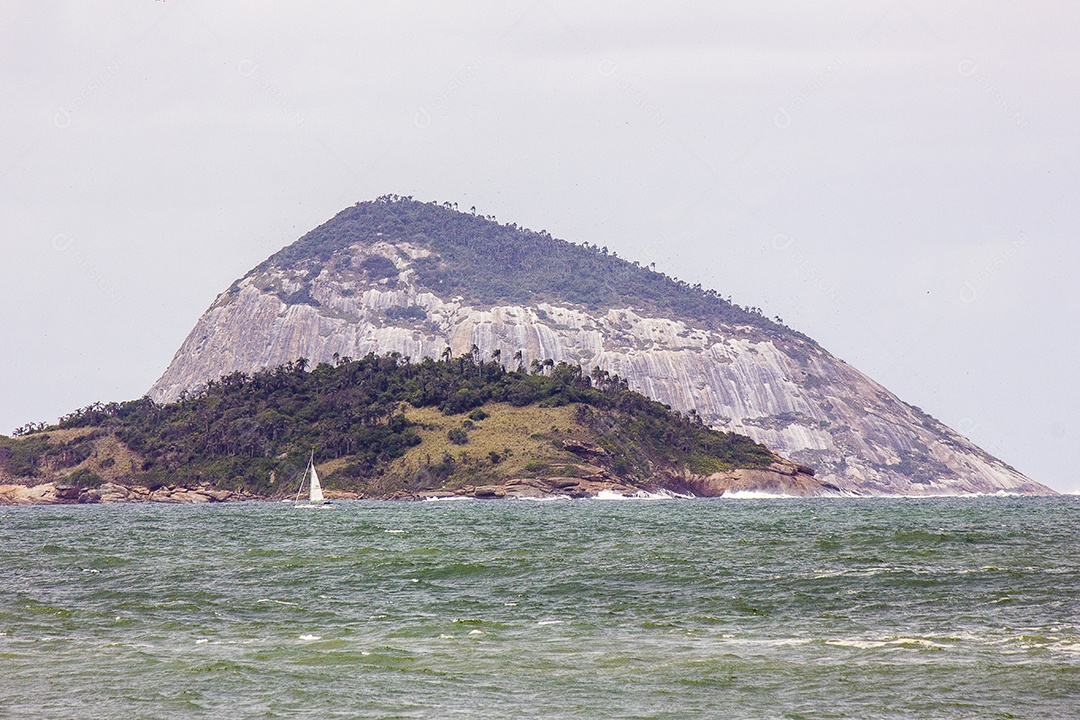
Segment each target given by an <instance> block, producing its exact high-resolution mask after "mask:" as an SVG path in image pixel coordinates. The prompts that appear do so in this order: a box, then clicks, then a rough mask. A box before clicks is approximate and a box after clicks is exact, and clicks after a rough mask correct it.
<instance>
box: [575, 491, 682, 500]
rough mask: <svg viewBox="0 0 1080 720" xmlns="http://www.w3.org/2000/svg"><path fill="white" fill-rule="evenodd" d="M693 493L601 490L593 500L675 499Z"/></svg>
mask: <svg viewBox="0 0 1080 720" xmlns="http://www.w3.org/2000/svg"><path fill="white" fill-rule="evenodd" d="M692 497H694V496H693V495H680V494H679V493H676V492H672V491H671V490H664V489H661V490H658V491H656V492H654V493H653V492H648V491H646V490H638V491H637V492H636V493H634V494H633V495H623V494H622V493H620V492H616V491H615V490H601V491H600V492H598V493H596V495H593V496H592V499H593V500H674V499H676V498H680V499H684V500H685V499H690V498H692Z"/></svg>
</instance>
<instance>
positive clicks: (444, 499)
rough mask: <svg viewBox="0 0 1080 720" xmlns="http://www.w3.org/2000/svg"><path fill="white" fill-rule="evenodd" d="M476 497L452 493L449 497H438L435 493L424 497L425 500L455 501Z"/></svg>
mask: <svg viewBox="0 0 1080 720" xmlns="http://www.w3.org/2000/svg"><path fill="white" fill-rule="evenodd" d="M475 499H476V498H471V497H466V496H464V495H451V496H449V497H436V496H434V495H429V496H428V497H426V498H424V502H450V501H454V500H475Z"/></svg>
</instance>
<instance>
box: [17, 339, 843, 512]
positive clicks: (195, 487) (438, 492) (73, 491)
mask: <svg viewBox="0 0 1080 720" xmlns="http://www.w3.org/2000/svg"><path fill="white" fill-rule="evenodd" d="M309 452H310V453H312V454H313V455H315V456H317V457H318V458H319V459H320V460H321V461H322V462H321V464H320V466H319V469H320V470H321V472H322V474H323V476H324V478H325V483H326V488H327V490H328V491H330V492H337V493H338V494H339V497H341V496H343V495H342V493H344V494H345V496H349V497H393V498H419V497H430V496H435V497H440V496H454V495H457V496H461V495H465V496H470V497H489V498H496V497H550V496H556V495H567V496H571V497H587V496H596V495H600V494H602V493H605V492H608V493H615V494H618V495H622V496H626V495H634V494H637V493H639V492H677V493H692V494H694V495H722V494H726V493H728V492H731V491H739V490H755V491H761V490H766V491H771V492H781V493H784V494H798V495H821V494H835V493H837V492H839V490H838V488H835V487H832V486H830V485H828V484H827V483H823V482H821V481H818V480H817V479H815V478H814V477H813V471H812V470H811V469H810V468H806V467H802V466H799V465H798V464H796V463H792V462H790V461H788V460H785V459H783V458H781V457H778V456H777V455H775V454H774V453H772V452H771V451H770V450H769V449H768V448H766V447H764V446H763V445H760V444H759V443H756V442H754V441H753V440H751V439H750V438H748V437H745V436H741V435H737V434H734V433H725V432H719V431H716V430H713V429H710V428H709V427H707V426H706V425H705V424H704V423H703V422H702V421H701V420H700V419H698V418H695V417H691V416H684V415H680V414H678V413H675V412H673V411H671V410H670V409H668V408H667V407H665V406H663V405H661V404H660V403H657V402H656V401H654V400H650V399H648V398H646V397H645V396H644V395H641V394H640V393H636V392H634V391H632V390H630V389H629V388H628V387H627V385H626V382H625V381H624V380H622V379H621V378H619V377H617V376H612V375H609V374H607V373H605V372H602V371H600V370H596V371H595V372H593V373H592V374H591V375H590V374H586V373H585V372H584V371H583V369H582V368H581V366H580V365H570V364H567V363H550V364H538V365H537V366H536V367H535V369H534V370H533V371H528V370H526V369H525V368H524V367H521V368H515V369H513V370H507V369H506V368H504V367H503V365H502V363H501V362H499V361H497V360H488V361H484V360H482V359H481V358H480V357H479V352H478V349H477V348H471V349H470V352H469V353H467V354H465V355H463V356H459V357H456V358H455V357H451V356H449V355H447V356H446V357H444V358H443V359H441V360H439V361H435V360H432V359H431V358H427V359H425V360H423V361H422V362H419V363H415V364H414V363H412V362H411V361H409V360H408V359H406V358H402V357H400V356H397V355H388V356H382V357H377V356H375V355H368V356H366V357H364V358H361V359H359V360H351V359H344V358H338V359H337V361H336V363H335V364H334V365H330V364H327V363H323V364H320V365H318V366H317V367H315V368H314V370H312V371H310V372H309V371H308V370H307V363H306V362H304V361H302V360H301V361H298V362H296V363H289V364H287V365H283V366H280V367H278V368H276V369H274V370H272V371H271V370H267V371H261V372H258V373H255V374H253V375H250V376H249V375H246V374H242V373H233V374H231V375H227V376H225V377H223V378H221V379H220V380H219V381H214V382H210V383H207V384H206V385H205V386H204V387H203V388H202V389H200V390H198V391H196V392H194V393H191V394H184V396H183V397H182V399H180V400H179V401H177V402H174V403H167V404H164V405H161V404H157V403H155V402H153V401H151V400H149V399H148V398H142V399H140V400H134V401H130V402H125V403H108V404H102V403H95V404H93V405H90V406H88V407H85V408H82V409H81V410H77V411H75V412H73V413H70V414H68V415H66V416H64V417H63V418H62V419H61V421H60V423H59V424H58V425H55V426H51V427H46V428H38V427H34V428H31V429H29V430H28V431H26V432H25V433H24V434H22V435H20V437H18V438H2V437H0V504H4V503H14V504H34V503H41V502H97V501H103V502H115V501H124V500H127V501H139V500H144V501H161V502H213V501H221V500H228V499H235V498H246V497H280V498H284V497H290V496H292V494H293V493H294V492H295V491H296V488H297V484H296V478H297V477H298V476H302V474H303V470H305V469H306V465H307V461H308V453H309ZM5 481H7V482H5Z"/></svg>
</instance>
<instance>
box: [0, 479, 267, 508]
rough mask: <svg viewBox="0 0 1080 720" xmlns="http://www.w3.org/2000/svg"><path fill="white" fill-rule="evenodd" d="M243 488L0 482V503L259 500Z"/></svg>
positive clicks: (45, 503) (94, 503) (185, 503)
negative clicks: (82, 486)
mask: <svg viewBox="0 0 1080 720" xmlns="http://www.w3.org/2000/svg"><path fill="white" fill-rule="evenodd" d="M261 499H264V498H261V497H260V496H258V495H253V494H251V493H247V492H242V491H232V490H220V489H217V488H213V487H210V486H209V485H206V484H200V485H196V486H195V487H190V488H189V487H183V486H177V485H164V486H162V487H159V488H155V489H153V490H151V489H150V488H147V487H142V486H139V485H131V486H129V485H121V484H119V483H113V482H106V483H102V484H101V485H99V486H98V487H93V488H80V487H67V486H62V485H61V486H58V485H57V484H56V483H55V482H47V483H41V484H40V485H0V505H96V504H99V503H131V502H158V503H172V504H178V505H180V504H183V505H191V504H196V503H208V502H236V501H239V500H261Z"/></svg>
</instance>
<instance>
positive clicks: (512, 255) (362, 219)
mask: <svg viewBox="0 0 1080 720" xmlns="http://www.w3.org/2000/svg"><path fill="white" fill-rule="evenodd" d="M378 240H387V241H392V242H393V241H401V240H405V241H408V242H410V243H413V244H415V245H417V246H420V247H423V248H425V249H428V250H430V251H431V252H432V253H433V255H432V256H430V257H427V258H420V259H418V260H415V261H414V262H413V267H414V268H416V270H417V276H416V277H417V282H418V283H419V284H420V285H421V286H422V287H425V288H427V289H429V290H431V291H432V292H435V293H436V294H438V295H439V296H441V297H455V296H461V297H462V298H464V299H466V300H467V301H468V302H471V303H474V304H478V305H496V304H528V303H537V302H549V303H559V302H562V303H570V304H575V305H581V306H584V307H586V308H589V309H591V310H598V309H609V308H625V307H632V308H634V309H636V310H638V311H641V312H645V313H648V314H653V315H656V316H662V317H676V318H681V319H686V320H692V321H695V322H697V323H700V324H703V325H705V326H707V327H715V326H716V325H718V324H720V323H723V324H728V325H752V326H755V327H757V328H760V329H762V330H765V331H767V332H772V333H774V332H780V331H781V330H782V331H783V332H784V333H789V334H790V333H792V332H793V331H791V330H790V329H787V328H786V327H784V326H782V325H780V324H779V323H777V322H774V321H772V320H769V319H768V318H766V317H764V316H763V315H762V314H761V311H760V310H759V309H757V308H743V307H740V306H738V305H734V304H732V303H731V302H730V301H729V300H727V299H725V298H723V297H721V296H720V295H719V294H718V293H717V292H716V291H715V290H710V289H703V288H702V287H701V285H689V284H688V283H686V282H684V281H680V280H675V279H673V278H671V277H668V276H667V275H665V274H663V273H659V272H656V271H655V270H653V269H651V268H650V267H648V266H645V265H641V264H640V263H638V262H630V261H627V260H624V259H621V258H619V257H618V256H616V255H615V254H613V253H609V252H608V249H607V248H606V247H603V248H600V247H596V246H595V245H589V244H588V243H585V244H582V245H575V244H573V243H569V242H566V241H565V240H560V239H557V238H554V237H552V236H551V235H550V234H548V233H547V232H544V231H541V232H536V231H533V230H528V229H526V228H521V227H518V226H517V225H515V224H509V225H501V224H499V223H498V222H496V221H495V219H494V218H493V217H484V216H482V215H476V214H473V213H465V212H458V210H457V209H456V206H455V205H452V204H450V203H443V204H439V203H435V202H430V203H422V202H418V201H415V200H413V199H412V198H409V197H399V196H394V195H388V196H384V197H381V198H379V199H377V200H374V201H371V202H364V203H357V204H356V205H354V206H353V207H350V208H347V209H345V210H343V211H342V212H340V213H338V214H337V215H336V216H334V217H333V218H332V219H330V220H329V221H327V222H326V223H324V224H322V225H320V226H319V227H317V228H315V229H314V230H312V231H311V232H309V233H307V234H306V235H304V236H303V237H301V238H300V239H299V240H297V241H296V242H294V243H293V244H292V245H289V246H288V247H286V248H284V249H282V250H280V251H279V252H277V253H275V254H274V255H272V256H271V257H270V258H268V259H267V260H266V261H265V262H263V263H262V264H261V265H259V266H258V267H256V268H255V269H254V270H253V271H252V272H253V273H258V272H261V271H264V270H266V269H268V268H269V267H271V266H276V267H280V268H291V267H293V266H294V265H296V264H297V263H299V262H302V261H308V260H315V261H319V262H321V263H326V262H329V261H330V259H331V257H332V256H333V255H334V253H335V252H337V251H340V250H342V249H343V248H346V247H348V246H350V245H352V244H354V243H362V244H370V243H374V242H376V241H378ZM387 262H388V261H387ZM369 270H374V271H377V270H378V268H371V269H369ZM369 274H371V273H370V272H369ZM376 274H377V273H376ZM235 287H236V286H234V288H235ZM303 300H304V298H300V299H297V300H296V301H297V302H301V301H303ZM795 334H797V335H799V336H800V337H802V338H804V339H809V338H805V336H802V335H801V334H799V333H795Z"/></svg>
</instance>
